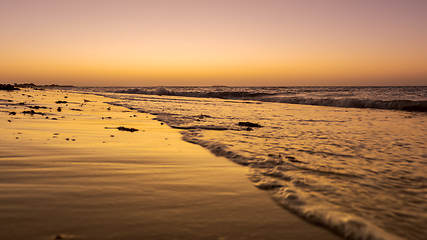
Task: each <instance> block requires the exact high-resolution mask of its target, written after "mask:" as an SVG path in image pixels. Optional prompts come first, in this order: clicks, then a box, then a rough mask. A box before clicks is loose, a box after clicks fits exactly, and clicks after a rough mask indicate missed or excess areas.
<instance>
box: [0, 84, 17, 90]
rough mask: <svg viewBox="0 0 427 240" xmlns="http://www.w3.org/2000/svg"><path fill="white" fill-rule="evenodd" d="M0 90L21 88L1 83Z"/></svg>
mask: <svg viewBox="0 0 427 240" xmlns="http://www.w3.org/2000/svg"><path fill="white" fill-rule="evenodd" d="M0 90H5V91H14V90H20V89H19V88H17V87H14V86H12V85H10V84H0Z"/></svg>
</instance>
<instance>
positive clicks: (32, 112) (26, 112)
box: [22, 110, 45, 116]
mask: <svg viewBox="0 0 427 240" xmlns="http://www.w3.org/2000/svg"><path fill="white" fill-rule="evenodd" d="M22 113H23V114H31V115H34V114H39V115H42V116H44V115H45V114H44V113H42V112H34V110H31V111H23V112H22Z"/></svg>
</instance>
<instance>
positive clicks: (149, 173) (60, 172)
mask: <svg viewBox="0 0 427 240" xmlns="http://www.w3.org/2000/svg"><path fill="white" fill-rule="evenodd" d="M85 99H86V100H85ZM58 101H61V102H58ZM64 101H66V102H67V103H65V102H64ZM108 101H110V100H109V99H107V98H103V97H99V96H94V95H86V94H78V93H68V92H60V91H52V90H46V91H38V90H20V91H13V92H6V91H1V92H0V122H1V123H2V124H1V125H0V131H1V135H0V213H1V214H0V239H55V238H56V239H127V240H130V239H224V240H225V239H339V237H337V236H336V235H334V234H333V233H330V232H329V231H327V230H325V229H323V228H321V227H318V226H315V225H312V224H310V223H307V222H306V221H304V220H302V219H300V218H298V217H296V216H295V215H293V214H291V213H290V212H288V211H287V210H285V209H283V208H281V207H279V206H278V205H276V204H275V203H274V202H273V200H271V199H270V197H269V196H268V194H267V193H266V192H263V191H261V190H259V189H257V188H255V187H254V186H253V185H252V183H251V182H250V181H249V180H248V179H247V176H246V174H247V168H245V167H242V166H240V165H237V164H234V163H232V162H231V161H229V160H227V159H225V158H222V157H216V156H214V155H212V154H211V153H210V152H209V151H208V150H206V149H204V148H202V147H200V146H197V145H193V144H190V143H187V142H184V141H182V140H181V135H180V134H179V130H176V129H171V128H170V127H168V126H166V125H162V124H161V123H160V122H159V121H155V120H152V118H153V116H151V115H148V114H143V113H138V112H135V111H131V110H129V109H125V108H122V107H117V106H111V105H108V104H106V103H104V102H108ZM55 102H58V103H55ZM20 103H21V104H20ZM30 106H32V107H33V108H30ZM35 106H39V107H42V108H38V109H37V107H35ZM44 107H46V108H44ZM31 110H33V111H34V112H31ZM24 111H28V113H26V114H23V113H22V112H24ZM11 112H15V113H16V115H13V113H11ZM120 126H124V127H126V128H135V129H138V131H134V132H130V131H120V130H119V129H117V128H118V127H120Z"/></svg>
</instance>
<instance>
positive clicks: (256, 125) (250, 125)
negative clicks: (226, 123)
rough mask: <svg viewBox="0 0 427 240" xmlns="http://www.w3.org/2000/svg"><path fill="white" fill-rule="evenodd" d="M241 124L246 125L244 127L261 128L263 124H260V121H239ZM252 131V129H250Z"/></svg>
mask: <svg viewBox="0 0 427 240" xmlns="http://www.w3.org/2000/svg"><path fill="white" fill-rule="evenodd" d="M238 125H239V126H244V127H251V128H253V127H257V128H260V127H262V126H261V125H259V124H258V123H251V122H239V124H238ZM249 131H250V130H249Z"/></svg>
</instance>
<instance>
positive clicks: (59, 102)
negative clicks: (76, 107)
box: [55, 101, 68, 104]
mask: <svg viewBox="0 0 427 240" xmlns="http://www.w3.org/2000/svg"><path fill="white" fill-rule="evenodd" d="M55 103H56V104H61V103H68V102H67V101H56V102H55Z"/></svg>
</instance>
